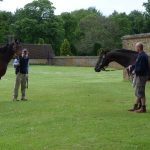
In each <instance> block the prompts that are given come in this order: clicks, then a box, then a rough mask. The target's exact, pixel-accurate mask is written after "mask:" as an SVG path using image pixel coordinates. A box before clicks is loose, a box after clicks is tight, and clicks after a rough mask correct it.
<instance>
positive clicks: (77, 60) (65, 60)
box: [51, 56, 122, 69]
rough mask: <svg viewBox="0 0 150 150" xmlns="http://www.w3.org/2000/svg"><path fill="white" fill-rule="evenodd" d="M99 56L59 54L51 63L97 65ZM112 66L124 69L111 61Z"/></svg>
mask: <svg viewBox="0 0 150 150" xmlns="http://www.w3.org/2000/svg"><path fill="white" fill-rule="evenodd" d="M97 60H98V56H59V57H53V58H52V59H51V64H52V65H55V66H80V67H95V65H96V63H97ZM110 67H112V68H116V69H122V67H121V66H120V65H119V64H117V63H111V64H110Z"/></svg>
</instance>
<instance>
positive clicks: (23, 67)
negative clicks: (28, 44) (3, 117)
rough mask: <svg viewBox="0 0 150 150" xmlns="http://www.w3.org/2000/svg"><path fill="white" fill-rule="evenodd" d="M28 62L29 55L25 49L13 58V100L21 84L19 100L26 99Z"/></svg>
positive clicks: (16, 96)
mask: <svg viewBox="0 0 150 150" xmlns="http://www.w3.org/2000/svg"><path fill="white" fill-rule="evenodd" d="M28 64H29V57H28V51H27V49H24V50H23V51H22V54H21V55H19V56H16V58H15V59H14V63H13V65H14V67H15V72H16V82H15V87H14V94H13V101H17V98H18V91H19V87H20V85H21V100H22V101H26V100H27V99H26V88H27V81H28Z"/></svg>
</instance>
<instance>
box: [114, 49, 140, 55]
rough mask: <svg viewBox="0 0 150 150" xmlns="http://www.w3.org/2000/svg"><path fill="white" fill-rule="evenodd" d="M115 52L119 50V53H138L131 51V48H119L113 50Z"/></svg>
mask: <svg viewBox="0 0 150 150" xmlns="http://www.w3.org/2000/svg"><path fill="white" fill-rule="evenodd" d="M115 51H116V52H121V53H130V54H131V53H132V54H138V52H136V51H133V50H128V49H119V50H115Z"/></svg>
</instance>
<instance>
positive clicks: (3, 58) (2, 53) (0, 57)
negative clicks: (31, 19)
mask: <svg viewBox="0 0 150 150" xmlns="http://www.w3.org/2000/svg"><path fill="white" fill-rule="evenodd" d="M19 51H21V45H20V42H19V41H18V40H15V41H14V42H12V43H11V44H7V45H6V46H4V47H1V48H0V79H1V77H2V76H4V75H5V73H6V71H7V66H8V63H9V62H10V60H11V59H12V58H13V56H14V54H15V53H18V52H19Z"/></svg>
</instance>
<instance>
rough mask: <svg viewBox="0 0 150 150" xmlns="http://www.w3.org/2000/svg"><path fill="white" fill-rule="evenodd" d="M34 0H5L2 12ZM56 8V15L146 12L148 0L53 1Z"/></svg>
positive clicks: (1, 5)
mask: <svg viewBox="0 0 150 150" xmlns="http://www.w3.org/2000/svg"><path fill="white" fill-rule="evenodd" d="M32 1H33V0H3V2H0V10H7V11H12V12H14V11H15V10H16V8H21V7H23V6H24V5H25V4H27V3H29V2H32ZM51 2H53V4H54V6H55V7H56V10H55V14H60V13H62V12H66V11H67V12H70V11H73V10H76V9H81V8H88V7H91V6H92V7H96V8H97V9H98V10H100V11H101V12H102V13H103V14H104V15H109V14H111V13H112V12H113V11H114V10H117V11H118V12H126V13H129V12H130V11H132V10H135V9H136V10H140V11H144V10H145V9H144V7H143V6H142V5H143V2H147V0H51Z"/></svg>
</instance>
